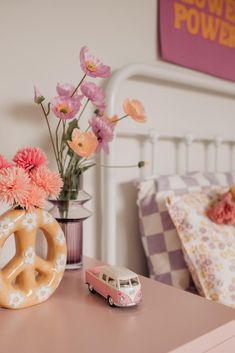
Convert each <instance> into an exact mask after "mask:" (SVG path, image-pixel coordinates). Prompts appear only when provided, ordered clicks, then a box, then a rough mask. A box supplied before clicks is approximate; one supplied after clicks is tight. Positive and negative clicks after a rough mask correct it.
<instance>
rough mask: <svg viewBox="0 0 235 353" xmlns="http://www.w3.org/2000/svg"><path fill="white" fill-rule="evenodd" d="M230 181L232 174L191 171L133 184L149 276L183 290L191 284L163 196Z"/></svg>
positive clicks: (206, 187)
mask: <svg viewBox="0 0 235 353" xmlns="http://www.w3.org/2000/svg"><path fill="white" fill-rule="evenodd" d="M234 182H235V174H234V173H199V172H195V173H189V174H184V175H181V176H180V175H168V176H153V177H151V178H148V179H147V180H143V181H140V182H138V183H137V187H138V199H137V205H138V214H139V225H140V233H141V240H142V243H143V248H144V251H145V255H146V259H147V264H148V268H149V276H150V277H151V278H152V279H155V280H158V281H160V282H163V283H166V284H169V285H173V286H175V287H178V288H181V289H183V290H190V288H191V287H192V285H193V282H192V279H191V275H190V271H189V269H188V265H187V264H186V262H185V259H184V255H183V253H182V248H181V242H180V239H179V237H178V234H177V230H176V227H175V225H174V223H173V222H172V220H171V217H170V215H169V213H168V210H167V207H166V199H167V197H168V196H170V195H173V194H175V195H183V194H188V193H191V192H195V191H198V192H199V191H201V190H206V189H210V188H212V189H213V188H214V189H218V188H221V187H224V188H226V187H227V188H228V186H229V185H231V184H234Z"/></svg>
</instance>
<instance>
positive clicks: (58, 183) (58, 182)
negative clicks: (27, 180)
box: [30, 165, 63, 197]
mask: <svg viewBox="0 0 235 353" xmlns="http://www.w3.org/2000/svg"><path fill="white" fill-rule="evenodd" d="M30 176H31V179H32V182H33V183H34V184H36V185H37V186H38V187H40V188H42V189H43V190H44V191H45V193H46V194H47V196H51V197H57V196H58V195H59V193H60V190H61V188H62V186H63V181H62V179H61V177H60V175H59V174H58V173H56V172H51V171H50V170H49V169H48V168H47V167H46V166H45V165H44V166H41V167H39V168H37V169H34V170H33V171H32V173H31V175H30Z"/></svg>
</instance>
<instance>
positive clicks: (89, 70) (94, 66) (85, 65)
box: [80, 46, 111, 77]
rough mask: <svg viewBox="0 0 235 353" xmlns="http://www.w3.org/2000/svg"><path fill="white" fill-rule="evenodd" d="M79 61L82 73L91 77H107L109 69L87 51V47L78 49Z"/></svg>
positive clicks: (109, 73)
mask: <svg viewBox="0 0 235 353" xmlns="http://www.w3.org/2000/svg"><path fill="white" fill-rule="evenodd" d="M80 63H81V68H82V70H83V71H84V73H85V74H86V75H88V76H91V77H109V76H110V75H111V69H110V67H109V66H107V65H104V64H103V63H102V62H101V61H100V60H99V59H97V58H96V57H95V56H93V55H92V54H90V53H89V49H88V48H87V47H86V46H84V47H82V49H81V51H80Z"/></svg>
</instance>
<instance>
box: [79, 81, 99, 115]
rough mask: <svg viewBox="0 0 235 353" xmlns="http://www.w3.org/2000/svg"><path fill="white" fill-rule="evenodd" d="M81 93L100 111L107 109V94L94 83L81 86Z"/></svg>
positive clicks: (85, 83)
mask: <svg viewBox="0 0 235 353" xmlns="http://www.w3.org/2000/svg"><path fill="white" fill-rule="evenodd" d="M81 92H82V93H83V94H84V96H86V97H87V98H88V99H89V100H90V101H91V103H92V104H94V105H95V106H96V107H97V108H99V111H100V110H102V111H104V109H105V102H104V101H105V93H104V91H103V90H102V88H101V87H99V86H97V85H96V84H95V83H94V82H84V83H83V84H82V85H81Z"/></svg>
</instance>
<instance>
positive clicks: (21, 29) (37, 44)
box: [0, 0, 235, 272]
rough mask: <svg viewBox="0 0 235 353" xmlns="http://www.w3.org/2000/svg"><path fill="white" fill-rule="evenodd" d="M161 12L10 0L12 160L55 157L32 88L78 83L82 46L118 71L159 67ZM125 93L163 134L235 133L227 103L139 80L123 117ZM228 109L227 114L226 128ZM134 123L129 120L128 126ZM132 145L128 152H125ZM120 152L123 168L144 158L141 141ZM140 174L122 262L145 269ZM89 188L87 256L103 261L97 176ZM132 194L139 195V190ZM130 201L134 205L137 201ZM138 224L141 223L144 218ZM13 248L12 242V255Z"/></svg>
mask: <svg viewBox="0 0 235 353" xmlns="http://www.w3.org/2000/svg"><path fill="white" fill-rule="evenodd" d="M156 7H157V6H156V1H155V0H118V1H117V0H96V1H95V0H92V1H87V0H84V1H82V0H67V1H64V0H63V1H61V0H50V1H48V0H41V1H35V0H21V1H17V0H15V1H13V0H12V1H3V0H2V1H1V2H0V43H1V56H0V62H1V65H0V87H1V89H0V91H1V94H0V107H1V110H0V153H2V154H4V155H6V156H7V157H9V158H10V157H11V156H12V155H13V154H14V152H15V151H16V149H18V148H19V147H22V146H24V145H26V144H28V145H39V146H41V147H42V148H44V149H45V151H46V152H47V153H48V154H49V155H50V156H51V157H52V153H51V147H50V143H49V139H48V136H47V131H46V126H45V124H44V122H43V120H42V117H41V115H40V114H39V112H38V110H37V107H36V106H35V104H34V103H33V101H32V96H33V92H32V86H33V85H34V84H37V85H38V86H39V87H40V88H41V91H42V92H43V94H44V95H45V96H47V97H52V96H53V95H54V94H55V85H56V83H57V82H58V81H59V82H74V83H76V82H77V80H78V79H79V77H80V74H81V72H80V68H79V49H80V47H81V46H82V45H84V44H87V45H88V47H90V49H91V50H92V51H93V52H94V53H95V54H97V56H98V57H100V58H101V59H102V60H103V61H104V62H105V63H107V64H109V65H110V66H111V67H112V68H113V69H118V68H120V67H121V66H123V65H126V64H128V63H132V62H139V63H149V64H156V63H157V43H156V37H157V36H156V18H157V15H156V13H157V10H156ZM171 69H172V67H171V66H169V70H171ZM175 69H177V70H179V71H180V70H182V71H184V69H183V68H177V67H176V68H175ZM195 75H197V73H195ZM125 96H130V97H131V96H133V97H138V98H140V99H142V101H143V102H144V104H145V106H146V109H147V113H148V116H149V126H156V127H157V128H159V130H163V131H169V132H173V131H175V132H180V131H188V130H193V131H195V132H198V131H199V130H202V126H203V130H204V131H211V133H213V134H214V133H223V134H225V135H229V134H230V135H231V130H232V129H231V126H232V127H234V117H233V112H234V108H235V104H234V102H233V101H232V100H228V99H226V98H218V97H215V96H210V95H201V94H199V93H196V92H191V91H184V92H183V93H182V92H179V91H178V90H176V89H174V88H169V87H160V88H156V87H155V86H154V85H152V84H147V83H141V84H133V82H131V83H128V84H127V85H125V86H124V87H123V91H122V92H121V94H120V101H119V102H118V104H117V111H118V112H120V109H121V101H122V99H123V98H124V97H125ZM215 102H216V104H215ZM218 107H219V109H218ZM221 112H223V114H224V116H226V117H227V120H226V121H227V122H226V124H224V120H223V119H221ZM52 119H54V118H52ZM54 121H55V120H54ZM132 126H133V125H132V123H131V122H127V124H126V127H127V128H132ZM123 128H124V125H123ZM127 146H128V149H129V150H130V154H128V155H127V154H126V153H125V152H126V150H127ZM119 150H120V154H119V157H118V163H119V162H122V163H129V162H132V161H133V160H134V159H135V160H136V159H137V160H138V158H139V156H138V153H139V152H138V150H137V145H136V144H135V143H131V142H130V141H125V142H122V143H121V144H120V149H119ZM159 164H163V162H162V161H159ZM163 167H164V166H163ZM165 169H170V166H169V168H168V166H166V168H165ZM136 176H137V172H136V171H132V172H123V171H121V172H120V174H119V176H118V178H119V181H120V185H119V193H118V195H120V197H118V200H117V207H118V217H119V223H118V224H119V235H120V236H119V241H118V254H119V255H118V259H119V262H120V263H121V264H124V265H128V266H130V267H132V268H134V269H136V270H137V271H141V272H145V265H144V257H143V253H142V249H141V244H140V241H139V238H138V234H128V232H127V231H126V229H127V228H126V227H125V222H126V220H125V215H126V212H127V211H126V207H127V205H126V203H125V198H123V197H122V195H123V193H124V194H126V191H128V190H130V188H131V186H128V184H126V182H127V181H129V180H130V179H131V178H135V177H136ZM123 183H124V184H123ZM85 184H86V189H87V191H90V192H91V193H92V194H93V195H94V201H93V202H92V203H90V205H89V207H90V208H94V213H95V216H94V217H93V218H92V219H91V220H90V221H89V222H87V224H86V227H85V233H86V234H85V253H86V254H88V255H92V256H96V257H99V256H100V246H99V244H100V217H101V214H100V209H99V207H98V206H99V197H100V195H99V193H98V192H97V180H96V179H95V174H94V171H93V172H89V173H88V174H87V177H86V180H85ZM131 192H132V195H133V196H134V191H133V190H132V191H131ZM129 200H133V201H134V197H132V198H130V199H129ZM129 203H130V201H129ZM131 205H132V204H129V205H128V206H129V207H131ZM95 206H96V207H95ZM132 222H133V223H136V218H133V220H132ZM136 229H137V228H136ZM9 248H11V245H9V246H8V251H9ZM130 254H131V256H130Z"/></svg>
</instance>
